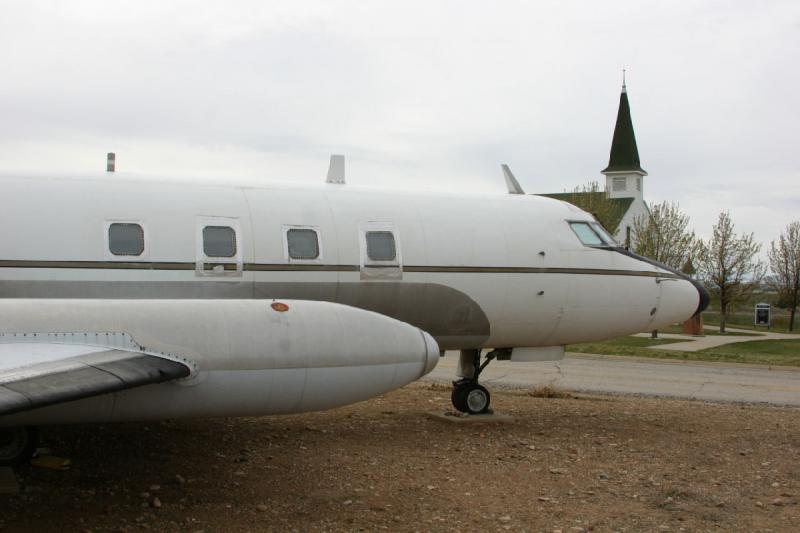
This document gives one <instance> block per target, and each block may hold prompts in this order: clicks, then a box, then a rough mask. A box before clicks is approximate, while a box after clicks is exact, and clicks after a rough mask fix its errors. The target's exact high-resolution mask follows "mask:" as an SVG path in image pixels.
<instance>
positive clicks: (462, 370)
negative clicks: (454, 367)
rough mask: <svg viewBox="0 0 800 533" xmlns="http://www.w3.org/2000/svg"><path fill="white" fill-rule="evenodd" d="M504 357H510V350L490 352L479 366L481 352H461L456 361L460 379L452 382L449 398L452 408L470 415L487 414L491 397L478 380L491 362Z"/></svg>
mask: <svg viewBox="0 0 800 533" xmlns="http://www.w3.org/2000/svg"><path fill="white" fill-rule="evenodd" d="M506 355H510V350H508V349H497V350H492V351H490V352H489V353H487V354H486V360H485V361H484V362H483V363H482V364H481V350H461V356H460V359H459V361H458V374H459V376H461V379H459V380H457V381H454V382H453V392H452V394H451V396H450V399H451V400H452V402H453V407H455V408H456V409H457V410H459V411H461V412H462V413H469V414H471V415H477V414H482V413H488V412H489V405H490V403H491V401H492V397H491V395H490V394H489V391H488V390H486V387H484V386H483V385H480V384H479V383H478V378H479V377H480V375H481V372H483V369H484V368H486V366H487V365H488V364H489V363H490V362H492V360H494V359H495V358H499V359H504V358H505V357H504V356H506Z"/></svg>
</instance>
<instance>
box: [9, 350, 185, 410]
mask: <svg viewBox="0 0 800 533" xmlns="http://www.w3.org/2000/svg"><path fill="white" fill-rule="evenodd" d="M25 346H26V345H24V344H19V345H16V348H15V349H19V350H22V351H24V349H25ZM28 346H35V345H34V344H31V345H28ZM37 349H39V350H41V349H42V347H41V346H39V347H37ZM86 351H87V352H88V353H85V354H82V355H77V356H72V357H68V358H66V359H56V360H52V361H45V362H40V363H35V364H31V365H28V366H23V367H16V368H14V369H11V370H6V371H0V415H7V414H11V413H16V412H20V411H26V410H29V409H36V408H39V407H45V406H47V405H53V404H57V403H61V402H68V401H73V400H79V399H82V398H88V397H90V396H96V395H99V394H106V393H110V392H116V391H120V390H124V389H130V388H133V387H139V386H142V385H148V384H152V383H161V382H164V381H169V380H173V379H178V378H182V377H186V376H188V375H189V374H190V372H191V370H190V368H189V367H188V366H187V365H185V364H182V363H179V362H177V361H173V360H171V359H166V358H163V357H158V356H155V355H150V354H146V353H142V352H131V351H126V350H104V351H101V352H98V351H97V347H93V346H87V347H86Z"/></svg>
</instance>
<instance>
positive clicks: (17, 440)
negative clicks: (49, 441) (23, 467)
mask: <svg viewBox="0 0 800 533" xmlns="http://www.w3.org/2000/svg"><path fill="white" fill-rule="evenodd" d="M38 444H39V432H38V431H37V429H36V428H35V427H13V428H0V466H15V465H18V464H20V463H23V462H25V461H27V460H29V459H30V458H31V457H33V454H34V452H35V451H36V447H37V446H38Z"/></svg>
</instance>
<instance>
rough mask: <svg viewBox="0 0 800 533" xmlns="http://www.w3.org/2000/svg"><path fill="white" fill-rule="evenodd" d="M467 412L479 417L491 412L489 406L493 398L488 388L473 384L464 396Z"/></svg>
mask: <svg viewBox="0 0 800 533" xmlns="http://www.w3.org/2000/svg"><path fill="white" fill-rule="evenodd" d="M464 398H465V401H464V403H465V405H466V408H467V412H468V413H469V414H471V415H478V414H483V413H487V412H489V404H490V403H491V401H492V397H491V395H490V394H489V391H488V390H486V387H484V386H483V385H478V384H477V383H472V384H471V385H470V386H469V387H468V388H467V390H466V394H464Z"/></svg>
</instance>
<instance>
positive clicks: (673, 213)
mask: <svg viewBox="0 0 800 533" xmlns="http://www.w3.org/2000/svg"><path fill="white" fill-rule="evenodd" d="M688 227H689V216H688V215H685V214H684V213H682V212H681V210H680V207H679V205H678V203H677V202H667V201H664V202H661V203H660V204H655V205H653V206H651V207H650V214H649V215H642V216H638V217H636V218H635V219H634V220H633V231H632V234H633V239H632V240H633V251H634V253H637V254H639V255H643V256H645V257H649V258H650V259H655V260H656V261H660V262H662V263H664V264H665V265H667V266H671V267H672V268H675V269H685V268H691V269H694V266H693V265H692V257H693V256H695V255H697V252H698V249H699V240H698V239H697V237H696V236H695V234H694V231H689V229H688ZM652 338H654V339H657V338H658V330H653V332H652Z"/></svg>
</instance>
